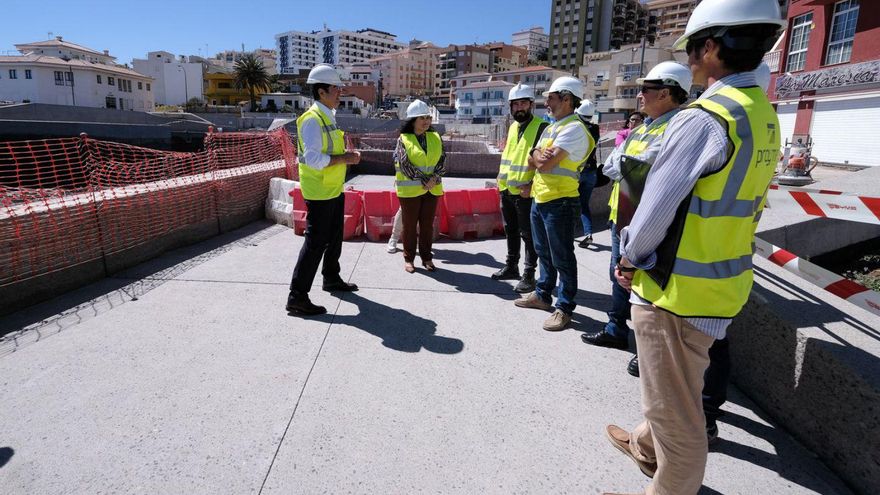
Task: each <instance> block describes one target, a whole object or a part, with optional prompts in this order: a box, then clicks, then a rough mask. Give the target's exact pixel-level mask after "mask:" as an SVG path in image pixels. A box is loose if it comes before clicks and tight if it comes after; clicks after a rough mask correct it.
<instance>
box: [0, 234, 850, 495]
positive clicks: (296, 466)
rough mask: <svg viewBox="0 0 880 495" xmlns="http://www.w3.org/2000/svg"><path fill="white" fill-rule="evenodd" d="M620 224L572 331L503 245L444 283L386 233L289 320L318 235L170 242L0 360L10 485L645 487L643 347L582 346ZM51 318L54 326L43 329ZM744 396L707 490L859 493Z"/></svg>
mask: <svg viewBox="0 0 880 495" xmlns="http://www.w3.org/2000/svg"><path fill="white" fill-rule="evenodd" d="M607 235H608V234H607V231H606V232H604V233H599V234H597V235H596V236H595V237H596V243H597V246H596V247H595V251H589V250H582V249H578V250H577V256H578V263H579V284H580V285H581V291H580V292H579V294H578V298H577V302H578V304H579V306H578V309H577V310H576V315H577V316H576V318H575V320H576V321H575V324H574V325H573V328H571V329H568V330H566V331H563V332H559V333H548V332H544V331H542V330H541V329H540V325H541V322H542V321H543V319H544V318H546V316H547V313H544V312H541V311H536V310H526V309H519V308H515V307H514V306H513V305H512V303H511V300H512V298H513V297H516V294H515V293H513V292H512V291H511V290H510V285H512V282H504V283H500V282H493V281H491V280H490V279H489V275H490V274H491V273H492V272H493V271H495V270H496V269H497V267H498V266H500V260H502V259H503V258H504V253H505V241H504V240H503V239H501V238H494V239H489V240H482V241H473V242H440V243H437V244H435V251H437V256H436V259H437V261H438V265H439V266H440V267H441V271H440V272H437V273H435V274H430V275H428V274H426V273H424V272H422V273H418V274H414V275H410V274H407V273H405V272H404V271H403V269H402V267H401V266H400V265H402V258H401V255H400V254H397V255H389V254H387V253H385V252H384V244H382V243H368V242H346V243H345V245H344V246H343V257H344V258H343V269H344V270H349V271H350V273H351V277H350V278H351V280H352V281H354V282H356V283H358V284H359V285H360V286H361V287H362V288H361V290H360V291H358V292H356V293H351V294H342V295H334V294H328V293H325V292H323V291H320V290H315V291H313V292H312V297H313V300H315V301H316V302H317V303H318V304H325V305H326V306H327V308H328V311H329V314H327V315H322V316H320V317H317V318H314V319H303V318H296V317H291V316H288V315H286V314H285V313H284V311H283V304H284V298H285V296H286V294H287V285H288V283H289V276H290V270H291V269H292V264H293V262H294V258H295V253H297V252H298V250H299V246H300V244H299V243H301V238H299V237H297V236H295V235H293V233H292V231H289V230H287V229H284V228H279V227H274V226H271V227H270V226H268V225H267V224H259V225H257V226H250V230H249V231H248V232H247V234H246V235H239V236H237V237H236V236H233V237H230V238H228V239H230V243H229V244H226V245H223V246H216V245H213V244H210V245H206V244H205V243H203V245H202V246H195V247H192V248H187V249H188V250H178V251H175V252H172V253H169V254H167V255H165V256H163V257H162V258H160V259H159V260H155V261H154V262H151V263H154V265H150V264H144V265H141V266H139V267H136V268H135V269H133V270H131V271H128V272H127V273H125V274H120V275H117V277H118V278H116V279H108V280H109V281H110V282H112V281H116V282H117V285H122V284H124V285H125V287H137V286H138V284H140V287H141V291H140V292H139V293H138V297H137V299H136V300H131V298H128V299H125V298H123V297H121V296H119V295H116V296H114V298H115V299H114V301H115V300H118V301H119V304H107V305H104V306H101V307H96V308H95V312H94V314H92V315H91V316H89V317H87V318H82V319H81V320H80V321H79V322H76V321H67V320H65V321H66V323H65V325H66V326H65V329H64V331H63V332H55V333H54V334H52V335H51V338H45V339H42V340H37V339H32V340H31V341H30V344H29V345H27V346H23V347H20V348H13V350H12V351H11V352H7V353H5V354H2V353H0V376H2V378H0V396H2V397H3V401H2V403H0V424H2V425H3V435H2V437H0V454H3V456H2V457H0V487H3V488H4V490H3V492H4V493H11V494H41V493H191V494H201V493H205V494H214V493H267V494H268V493H315V492H331V493H339V492H350V493H377V492H378V493H404V492H439V493H475V492H484V493H511V492H515V493H600V492H601V491H605V490H615V491H621V492H637V491H639V490H641V489H642V488H643V487H644V486H645V484H646V481H647V480H646V478H644V477H643V476H642V475H641V474H640V473H639V471H638V470H637V469H636V468H635V466H634V465H633V464H632V462H631V461H630V460H629V459H626V458H625V457H624V456H622V455H620V454H619V453H618V452H617V451H616V450H614V449H613V448H612V447H611V446H610V445H608V443H607V441H606V440H605V438H604V436H603V434H602V430H603V428H604V426H605V425H606V424H607V423H609V422H615V423H617V424H620V425H622V426H624V427H632V426H634V425H635V424H636V423H637V422H638V421H639V419H640V407H639V403H640V399H639V382H638V380H637V379H634V378H632V377H630V376H629V375H627V374H626V373H625V371H624V369H625V367H626V364H627V362H628V360H629V358H630V357H631V354H630V353H628V352H623V351H615V350H610V349H603V348H595V347H589V346H586V345H584V344H582V343H581V342H580V338H579V337H580V332H581V331H583V330H586V329H589V328H592V326H593V325H597V324H601V323H602V322H603V321H604V311H605V309H606V308H607V305H608V302H609V301H610V299H609V296H608V293H609V290H610V283H609V282H608V279H607V267H608V252H607V251H606V250H605V249H606V247H607V244H608V241H607ZM186 253H189V254H186ZM188 256H191V257H188ZM284 257H286V258H287V259H286V260H285V261H284V262H282V261H279V259H282V258H284ZM276 272H279V273H276ZM123 275H125V276H126V277H130V278H123ZM139 276H143V277H146V278H138V277H139ZM108 283H109V282H108ZM112 287H113V285H112V284H111V285H109V286H108V289H109V288H112ZM101 288H102V287H98V286H93V287H90V288H86V289H83V290H88V291H91V292H88V294H89V295H90V296H91V295H93V294H94V292H98V291H99V290H100V289H101ZM68 297H69V298H70V299H69V300H70V301H79V300H82V299H85V296H83V295H77V294H71V295H69V296H68ZM54 304H55V306H52V307H54V308H61V307H63V305H64V303H63V302H62V301H60V300H56V301H54ZM43 311H46V309H44V310H43ZM26 312H27V311H25V313H26ZM73 317H74V316H68V318H73ZM34 320H35V318H34V316H26V315H12V316H11V317H10V319H5V320H4V321H3V322H2V323H3V324H5V325H9V324H10V322H13V321H34ZM40 331H41V328H40V325H39V322H38V321H37V323H34V324H33V325H31V327H30V328H29V329H28V330H27V331H26V334H27V335H32V334H33V333H34V332H40ZM18 337H19V338H24V337H23V335H22V334H20V335H18ZM730 395H731V402H729V403H728V404H727V405H726V406H725V409H726V410H727V411H728V415H727V416H725V417H724V418H722V420H721V421H722V423H721V425H720V428H721V437H722V439H723V440H722V441H721V442H719V444H718V445H717V448H716V449H713V452H712V453H710V456H709V463H708V468H707V473H706V478H705V482H704V485H705V487H704V489H703V490H702V492H701V493H703V494H716V493H725V494H727V493H792V494H808V493H822V494H849V493H850V492H849V491H848V490H847V488H846V487H845V486H844V485H843V484H842V483H841V482H840V481H839V480H838V479H837V478H836V477H835V476H834V475H833V474H832V473H831V472H830V471H829V470H828V469H827V468H825V467H824V465H822V464H821V463H819V462H818V461H816V459H815V458H814V456H813V455H812V454H811V453H810V452H808V451H807V450H805V449H804V448H802V447H800V446H799V445H798V444H797V443H796V442H795V441H794V440H792V438H791V437H790V436H789V435H788V434H787V433H786V432H785V431H782V430H780V429H779V428H777V427H775V426H774V425H773V424H772V423H771V422H770V421H768V419H767V418H766V416H765V415H764V413H763V412H762V411H761V410H760V409H759V408H757V407H756V406H755V405H754V404H753V403H752V402H751V401H749V400H748V399H747V398H745V397H744V396H743V395H742V394H741V393H739V392H738V391H737V390H736V389H735V388H733V387H732V389H731V392H730Z"/></svg>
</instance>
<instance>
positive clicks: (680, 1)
mask: <svg viewBox="0 0 880 495" xmlns="http://www.w3.org/2000/svg"><path fill="white" fill-rule="evenodd" d="M698 3H700V0H648V3H647V7H648V10H649V11H650V12H651V15H653V16H655V17H656V18H657V36H658V37H660V38H663V37H667V36H668V37H675V38H677V37H679V36H681V35H683V34H684V28H685V27H686V26H687V21H688V18H690V16H691V12H693V10H694V7H696V6H697V4H698Z"/></svg>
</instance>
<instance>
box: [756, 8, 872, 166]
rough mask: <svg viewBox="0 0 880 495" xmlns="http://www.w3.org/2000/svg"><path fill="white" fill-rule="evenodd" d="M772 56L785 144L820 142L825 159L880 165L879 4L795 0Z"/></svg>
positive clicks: (773, 89)
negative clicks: (789, 141)
mask: <svg viewBox="0 0 880 495" xmlns="http://www.w3.org/2000/svg"><path fill="white" fill-rule="evenodd" d="M766 60H767V61H768V63H769V64H770V68H771V70H772V71H773V77H772V80H771V85H770V98H771V101H773V103H774V104H775V106H776V110H777V113H778V115H779V123H780V127H781V132H782V139H783V142H784V141H785V139H792V138H794V139H797V138H802V139H803V138H805V137H806V136H809V137H810V138H812V140H813V156H815V157H817V158H818V159H819V160H820V161H821V162H823V163H835V164H848V165H866V166H880V153H877V151H876V148H874V146H873V145H874V144H875V142H876V140H877V132H878V131H880V1H878V0H791V3H790V5H789V8H788V26H787V28H786V30H785V33H784V34H783V36H782V37H781V39H780V40H779V42H778V43H777V45H776V47H775V49H774V51H771V52H770V53H769V54H768V55H767V57H766Z"/></svg>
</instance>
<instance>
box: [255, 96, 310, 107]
mask: <svg viewBox="0 0 880 495" xmlns="http://www.w3.org/2000/svg"><path fill="white" fill-rule="evenodd" d="M269 102H271V103H269ZM285 105H287V106H289V107H290V108H291V109H292V110H293V111H295V112H299V111H301V110H305V109H306V108H309V107H310V106H312V99H311V98H309V97H308V96H305V95H302V94H299V93H264V94H262V95H260V106H261V107H263V109H268V108H271V107H273V106H274V107H275V109H276V111H278V112H280V111H281V109H282V108H284V106H285Z"/></svg>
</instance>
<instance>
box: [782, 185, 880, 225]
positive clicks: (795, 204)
mask: <svg viewBox="0 0 880 495" xmlns="http://www.w3.org/2000/svg"><path fill="white" fill-rule="evenodd" d="M767 203H768V204H767V206H768V207H769V208H771V209H773V210H776V209H785V210H790V209H791V210H797V211H802V212H804V213H806V214H807V215H813V216H817V217H827V218H837V219H840V220H849V221H852V222H862V223H870V224H874V225H880V198H873V197H868V196H859V195H857V194H850V193H844V192H840V191H828V190H824V189H802V188H788V187H785V186H777V185H775V184H774V185H772V186H770V190H769V191H768V192H767Z"/></svg>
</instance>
